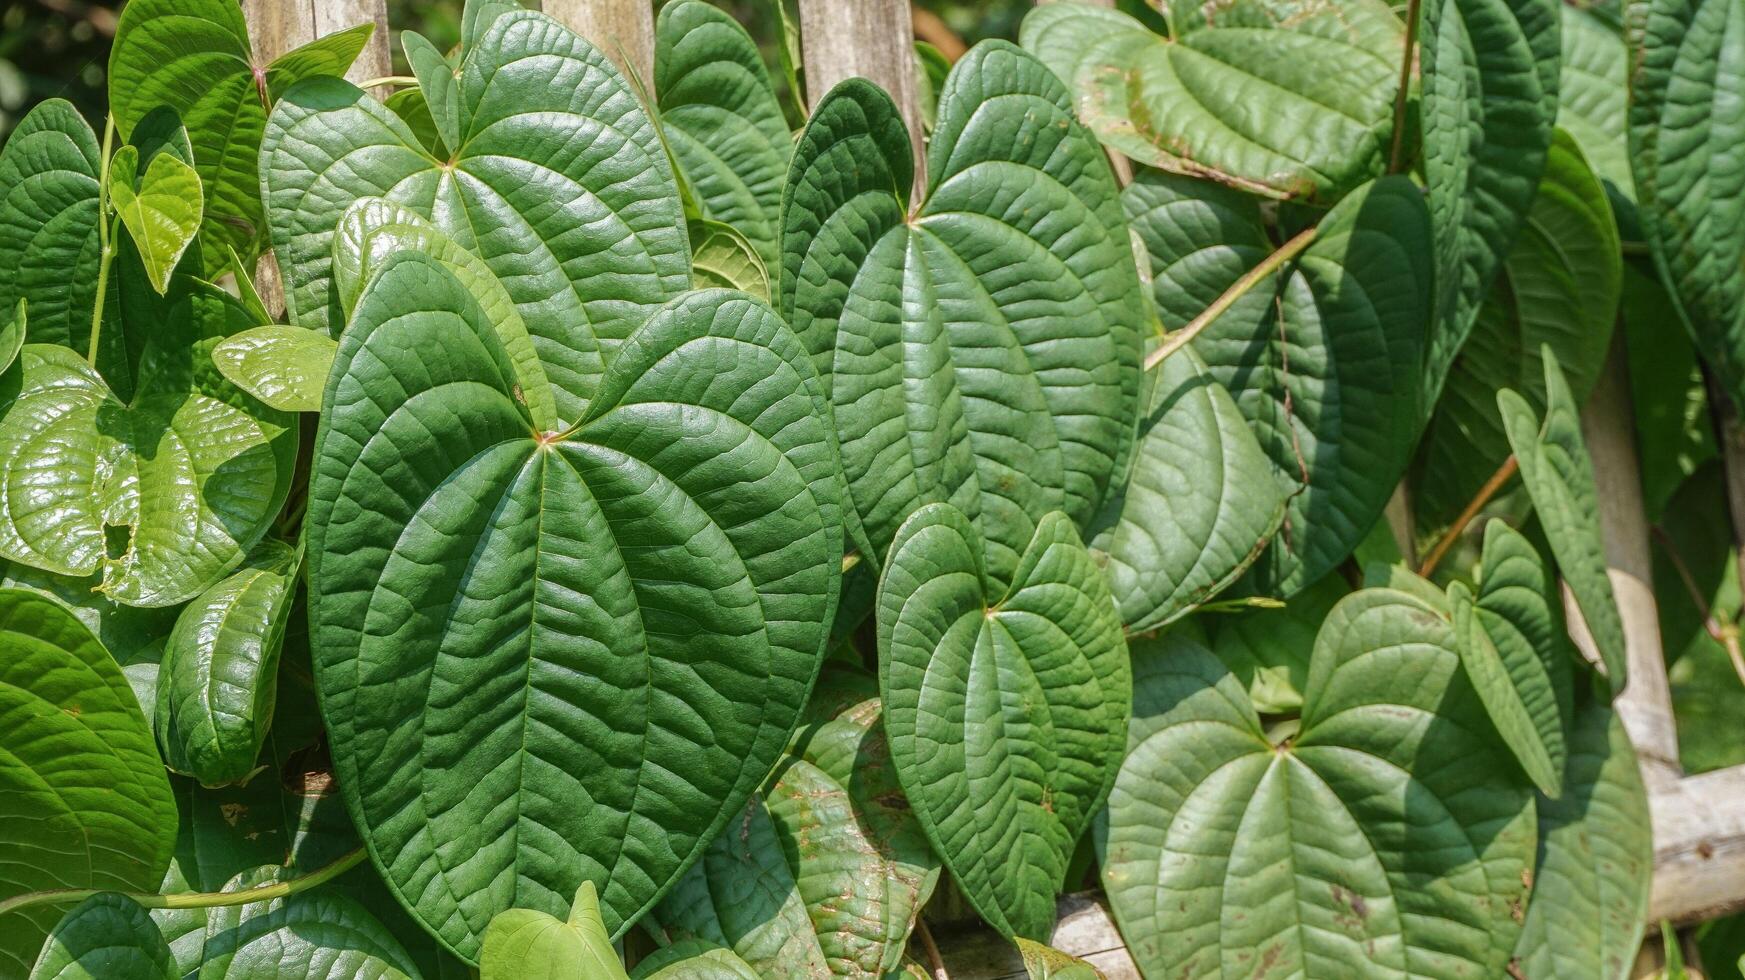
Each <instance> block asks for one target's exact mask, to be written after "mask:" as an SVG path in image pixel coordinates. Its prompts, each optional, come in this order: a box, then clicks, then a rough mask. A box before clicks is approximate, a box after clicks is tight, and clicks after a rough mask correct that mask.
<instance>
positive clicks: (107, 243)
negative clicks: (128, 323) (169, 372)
mask: <svg viewBox="0 0 1745 980" xmlns="http://www.w3.org/2000/svg"><path fill="white" fill-rule="evenodd" d="M114 145H115V116H114V115H107V116H104V117H103V165H102V166H101V167H100V168H98V172H97V242H98V245H99V246H100V248H99V250H98V256H97V299H96V301H95V302H93V303H92V304H91V349H90V350H88V351H86V353H85V362H86V363H87V364H90V365H91V366H92V367H96V366H97V343H98V341H99V340H101V339H102V337H103V301H104V300H105V299H107V298H108V295H109V263H110V262H111V261H113V260H114V258H115V233H114V232H113V231H112V230H111V229H110V227H109V151H110V149H111V148H112V147H114Z"/></svg>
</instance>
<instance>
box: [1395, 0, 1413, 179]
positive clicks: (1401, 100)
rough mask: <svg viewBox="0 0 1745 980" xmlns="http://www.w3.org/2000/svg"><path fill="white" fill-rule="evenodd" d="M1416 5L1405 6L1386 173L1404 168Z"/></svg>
mask: <svg viewBox="0 0 1745 980" xmlns="http://www.w3.org/2000/svg"><path fill="white" fill-rule="evenodd" d="M1418 4H1419V0H1409V2H1408V3H1407V4H1406V53H1405V54H1403V55H1401V56H1400V87H1399V90H1398V91H1396V92H1395V93H1394V139H1393V146H1392V147H1391V148H1390V149H1389V151H1388V173H1390V174H1397V173H1399V172H1400V170H1401V168H1402V167H1404V166H1405V164H1406V161H1405V160H1404V159H1403V157H1404V156H1405V149H1406V101H1407V100H1406V93H1407V92H1408V91H1409V90H1410V89H1411V86H1412V61H1413V58H1414V57H1415V56H1416V54H1417V48H1418Z"/></svg>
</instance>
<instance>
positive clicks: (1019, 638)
mask: <svg viewBox="0 0 1745 980" xmlns="http://www.w3.org/2000/svg"><path fill="white" fill-rule="evenodd" d="M983 555H984V549H983V545H982V541H981V535H980V534H979V533H978V532H977V531H976V529H975V526H974V525H973V524H971V523H970V521H969V519H968V518H966V517H965V516H964V515H963V514H962V513H960V512H959V511H958V510H957V509H956V508H954V507H952V506H951V505H949V504H929V505H927V506H925V507H923V508H921V509H920V510H917V511H916V512H915V514H914V516H913V517H911V518H909V520H908V521H906V522H905V523H904V524H903V526H902V528H901V529H900V530H899V531H898V533H897V538H896V541H895V542H893V544H892V545H891V553H890V558H889V560H888V561H887V562H886V563H885V568H884V574H883V577H882V578H881V579H880V581H879V598H878V640H879V691H880V693H881V695H882V697H883V700H884V705H885V731H886V732H887V733H888V736H889V738H890V743H891V760H892V762H893V763H895V765H896V770H897V779H898V781H899V782H900V783H901V784H902V787H903V791H904V794H905V795H906V796H907V797H908V799H909V802H910V804H911V805H912V806H913V808H914V811H915V814H916V816H917V817H918V818H919V819H920V821H921V826H922V828H923V829H924V830H925V831H926V833H927V839H928V840H930V841H932V843H933V850H934V853H936V854H938V855H939V856H940V859H941V860H943V861H944V862H945V866H946V867H947V868H949V869H950V870H951V874H952V878H953V880H955V881H956V882H957V884H958V886H959V887H961V888H962V889H963V892H964V895H965V896H966V897H967V898H968V899H969V901H970V904H971V905H973V906H974V907H975V909H976V911H977V912H979V913H980V914H981V916H982V918H983V919H985V920H986V921H987V922H988V924H989V925H991V926H993V927H994V928H995V929H996V930H997V931H999V932H1000V933H1001V934H1002V935H1005V936H1007V937H1014V936H1024V937H1028V938H1037V937H1042V938H1046V937H1047V936H1048V935H1049V933H1050V931H1051V930H1052V928H1053V926H1054V900H1055V896H1056V894H1057V893H1058V892H1059V890H1060V888H1061V885H1062V884H1063V883H1064V880H1065V877H1066V871H1067V862H1068V860H1069V859H1070V858H1071V856H1072V852H1073V847H1074V845H1075V844H1076V843H1077V842H1078V839H1079V836H1080V835H1081V834H1083V833H1084V831H1085V829H1086V828H1087V827H1088V826H1089V825H1090V820H1091V815H1092V814H1094V813H1096V812H1097V810H1098V809H1100V808H1101V807H1102V804H1103V800H1104V798H1105V797H1106V795H1107V794H1108V792H1109V784H1110V782H1111V780H1112V779H1113V778H1114V774H1115V770H1116V768H1117V767H1118V766H1119V765H1120V761H1121V750H1122V747H1123V745H1124V744H1125V738H1126V736H1125V730H1126V727H1127V705H1128V703H1129V696H1130V693H1131V676H1130V674H1129V672H1128V666H1127V653H1126V644H1125V642H1124V641H1123V640H1122V636H1121V623H1120V619H1119V618H1118V616H1117V615H1116V612H1115V606H1114V602H1113V600H1112V599H1111V598H1110V596H1109V591H1108V587H1107V586H1106V585H1104V584H1103V579H1102V575H1101V573H1100V572H1099V571H1098V570H1097V567H1096V563H1095V562H1094V561H1093V560H1092V558H1091V557H1090V554H1089V553H1088V552H1086V551H1085V549H1084V546H1083V545H1082V544H1080V543H1079V539H1078V534H1077V533H1076V532H1075V531H1074V530H1073V528H1072V522H1071V521H1070V520H1068V519H1067V517H1066V515H1065V514H1062V513H1060V512H1058V511H1057V512H1055V513H1052V514H1049V515H1047V516H1045V517H1044V518H1043V519H1042V520H1041V521H1039V522H1038V523H1037V527H1036V533H1035V536H1034V538H1033V540H1032V541H1031V542H1030V545H1029V547H1027V548H1025V549H1024V552H1023V554H1022V556H1021V557H1020V560H1019V563H1018V567H1017V569H1016V572H1015V573H1014V574H1013V576H1012V582H1011V586H1010V588H1006V587H1004V586H1000V585H997V584H996V583H995V582H994V581H993V579H992V577H991V576H990V575H989V574H988V572H987V568H986V562H985V559H984V558H983Z"/></svg>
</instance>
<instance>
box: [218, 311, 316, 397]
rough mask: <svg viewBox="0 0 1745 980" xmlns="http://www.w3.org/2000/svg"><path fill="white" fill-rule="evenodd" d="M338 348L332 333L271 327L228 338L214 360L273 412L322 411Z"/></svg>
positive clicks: (224, 373)
mask: <svg viewBox="0 0 1745 980" xmlns="http://www.w3.org/2000/svg"><path fill="white" fill-rule="evenodd" d="M338 349H339V345H338V344H336V343H334V341H333V340H332V339H331V338H329V337H328V336H327V335H326V334H323V333H316V332H315V331H313V330H305V329H303V328H302V327H287V326H282V325H279V324H269V325H267V326H264V327H255V328H253V329H252V330H244V331H242V332H241V333H238V334H233V335H232V336H230V337H228V338H226V339H225V340H223V341H222V342H220V343H219V344H218V346H217V347H214V348H212V362H213V363H214V364H216V365H218V371H219V373H220V374H222V375H224V377H225V378H226V379H227V380H229V381H230V383H231V384H233V385H236V386H237V387H238V388H241V389H242V390H243V391H246V392H248V393H249V394H251V395H253V396H255V397H256V398H258V399H260V400H261V403H262V404H264V405H266V406H267V407H268V408H273V409H277V410H279V411H281V412H319V411H321V391H322V389H323V388H325V387H327V372H328V369H329V368H331V367H332V366H333V354H334V351H336V350H338Z"/></svg>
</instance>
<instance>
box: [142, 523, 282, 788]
mask: <svg viewBox="0 0 1745 980" xmlns="http://www.w3.org/2000/svg"><path fill="white" fill-rule="evenodd" d="M296 560H297V557H296V554H295V553H294V552H293V551H292V549H291V548H290V547H289V546H287V545H285V544H283V543H281V542H278V541H263V542H261V543H260V545H258V546H257V547H256V548H255V551H254V553H253V554H252V555H250V556H249V560H248V563H247V564H246V565H244V566H243V567H242V568H241V569H239V570H237V571H236V572H234V573H232V574H231V575H230V576H229V577H228V578H226V579H224V580H223V581H221V582H219V583H218V584H217V585H214V586H212V587H211V588H209V589H207V590H206V591H205V592H204V593H203V594H202V595H201V596H200V597H199V598H197V599H195V600H194V601H193V602H191V603H189V604H188V605H187V607H186V608H184V609H183V610H182V614H181V616H180V617H179V618H178V619H177V620H176V628H175V631H174V632H172V633H171V634H170V638H169V642H168V643H167V644H165V646H164V657H163V662H162V663H161V664H160V665H159V671H158V687H157V694H158V702H157V710H156V712H155V713H154V715H153V720H154V725H155V727H156V729H157V737H158V746H159V747H160V748H161V749H162V750H163V753H164V763H165V764H166V765H168V766H169V767H170V769H171V770H173V771H175V772H179V773H185V774H187V775H190V776H193V777H194V778H195V779H198V780H199V781H200V782H201V784H202V785H206V786H221V785H223V784H225V783H234V782H241V781H242V780H244V779H246V778H248V776H249V774H250V773H252V772H254V770H255V764H256V760H257V759H258V758H259V757H260V753H261V746H262V744H264V743H265V741H266V738H267V731H268V729H269V727H270V726H271V725H272V720H273V705H274V702H275V698H276V692H277V690H278V670H279V646H280V644H281V643H282V642H283V640H284V636H285V620H286V618H287V617H288V616H289V615H290V611H291V593H292V591H293V590H294V589H295V587H296Z"/></svg>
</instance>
